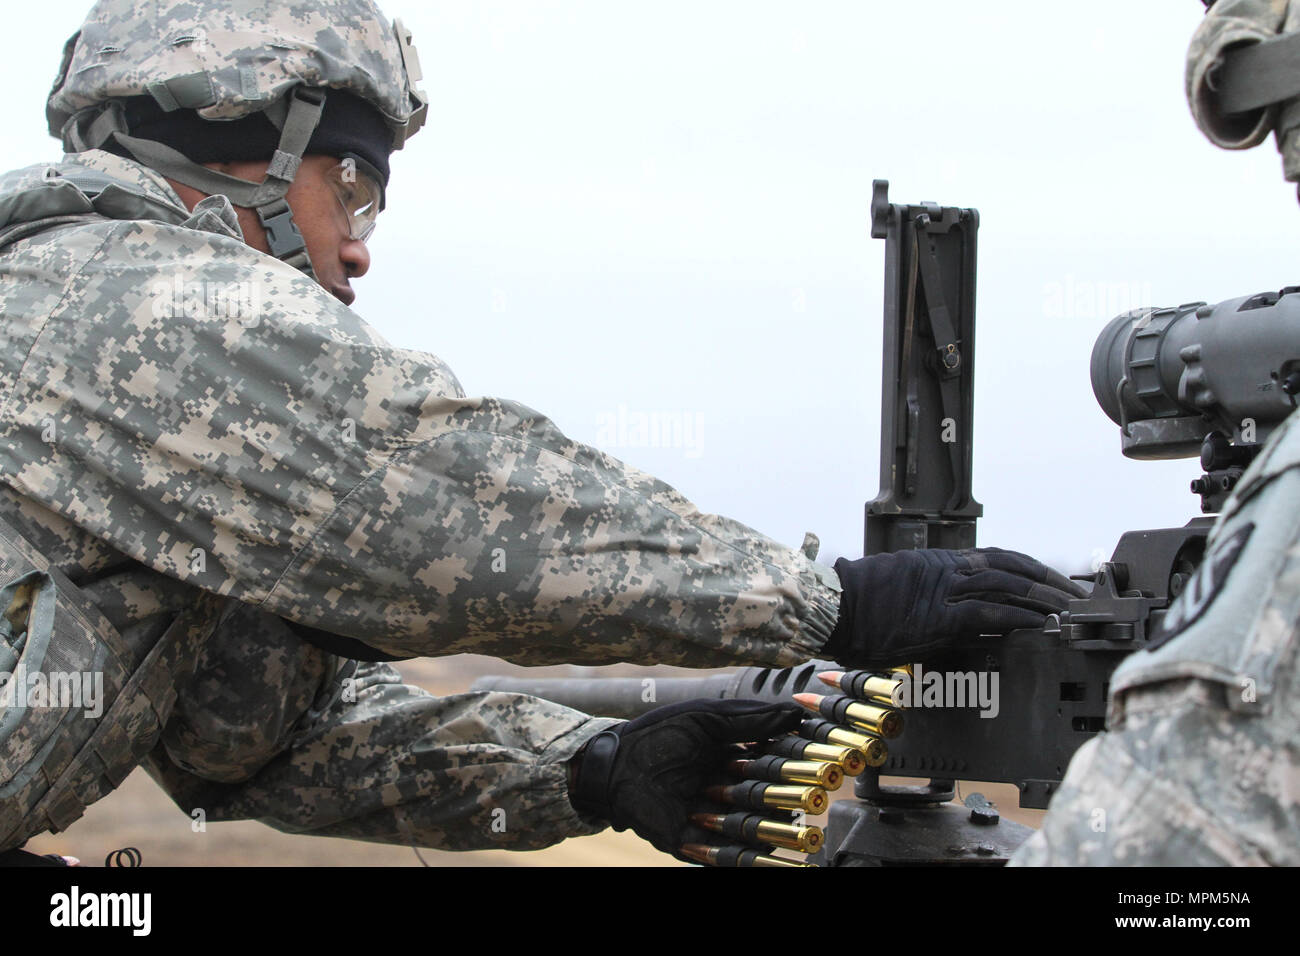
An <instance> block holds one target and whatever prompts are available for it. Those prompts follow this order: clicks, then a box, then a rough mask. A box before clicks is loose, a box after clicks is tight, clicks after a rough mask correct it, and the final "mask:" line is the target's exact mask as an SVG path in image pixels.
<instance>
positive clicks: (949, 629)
mask: <svg viewBox="0 0 1300 956" xmlns="http://www.w3.org/2000/svg"><path fill="white" fill-rule="evenodd" d="M835 571H836V573H837V574H838V575H839V578H840V584H841V585H842V586H843V588H844V591H843V593H842V594H841V595H840V616H839V621H838V622H837V624H836V626H835V630H834V631H833V632H832V633H831V636H830V639H829V640H828V641H827V642H826V646H825V648H823V652H822V653H823V655H824V656H826V657H829V658H832V659H833V660H835V661H837V662H839V663H840V664H843V665H844V666H846V667H850V668H857V667H881V666H889V665H892V664H904V663H910V662H912V661H915V660H918V659H921V658H922V656H923V655H924V654H925V653H926V652H929V651H934V650H938V649H940V648H943V647H948V646H950V645H952V644H956V643H958V642H960V641H961V640H962V639H964V638H973V637H978V636H979V635H981V634H1005V633H1006V632H1007V631H1014V630H1016V629H1017V628H1022V627H1041V626H1042V625H1043V622H1044V621H1045V619H1046V616H1047V615H1048V614H1052V613H1055V612H1058V611H1064V610H1065V609H1066V608H1067V607H1068V606H1069V602H1070V600H1071V599H1072V598H1080V597H1086V596H1087V594H1088V591H1087V589H1086V588H1084V587H1083V586H1082V585H1081V584H1079V583H1078V582H1077V581H1071V580H1070V579H1069V578H1067V577H1065V576H1064V575H1063V574H1061V573H1060V572H1058V571H1054V570H1053V569H1051V568H1049V567H1047V565H1045V564H1042V563H1040V562H1038V561H1035V560H1034V559H1033V558H1031V557H1029V555H1027V554H1020V553H1019V552H1017V551H1004V550H1003V549H1001V548H974V549H971V550H967V551H944V550H938V549H926V550H922V551H897V552H893V553H890V554H873V555H869V556H868V557H865V558H859V559H858V560H856V561H850V560H848V559H847V558H840V559H839V560H838V561H836V562H835Z"/></svg>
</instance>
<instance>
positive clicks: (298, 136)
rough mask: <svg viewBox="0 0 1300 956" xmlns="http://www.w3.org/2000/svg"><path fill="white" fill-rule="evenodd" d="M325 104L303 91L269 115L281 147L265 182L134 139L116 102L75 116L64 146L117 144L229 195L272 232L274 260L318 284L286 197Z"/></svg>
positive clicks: (154, 165) (156, 166) (180, 178)
mask: <svg viewBox="0 0 1300 956" xmlns="http://www.w3.org/2000/svg"><path fill="white" fill-rule="evenodd" d="M324 105H325V91H324V90H322V89H317V88H313V87H306V86H298V87H294V90H293V92H292V93H291V94H290V95H289V97H288V105H287V109H283V110H276V109H272V110H268V111H267V113H266V115H267V118H268V119H270V120H271V122H272V123H274V124H275V125H276V126H278V127H279V128H280V142H279V145H278V146H277V148H276V150H275V154H274V155H273V156H272V157H271V162H270V163H269V164H268V165H267V167H266V177H265V178H264V179H263V180H262V181H261V182H260V183H255V182H252V181H250V180H247V179H239V178H238V177H235V176H229V175H227V174H226V173H222V172H218V171H217V170H215V169H208V168H207V167H206V166H200V165H199V164H198V163H196V162H194V161H192V160H190V159H189V158H188V157H186V156H185V155H184V154H183V153H181V152H179V151H177V150H175V149H172V148H171V147H170V146H165V145H163V144H162V143H158V142H155V141H154V140H150V139H139V138H137V137H135V136H131V135H129V134H128V133H127V127H126V120H125V117H124V116H123V113H122V105H121V104H120V103H115V102H110V103H108V104H107V105H106V106H105V107H103V108H101V109H99V110H98V111H97V112H94V111H91V110H83V111H82V112H80V113H77V114H75V115H74V116H72V117H71V118H70V119H69V120H68V122H67V123H66V124H65V125H64V127H63V145H64V149H66V150H68V151H69V152H81V151H83V150H86V149H98V148H99V147H100V146H102V145H103V144H104V143H107V142H109V141H110V140H112V141H114V142H116V143H118V144H119V145H121V146H122V147H123V148H124V149H126V151H127V152H129V153H130V154H131V155H132V156H134V157H135V158H136V160H137V161H139V162H140V163H142V164H143V165H145V166H148V167H149V168H150V169H153V170H156V171H158V172H160V173H162V174H163V175H164V176H167V177H168V178H170V179H174V180H176V181H177V182H178V183H184V184H185V185H186V186H190V187H192V188H194V189H197V190H199V191H200V192H204V193H207V194H208V195H210V196H215V195H225V196H227V197H229V199H230V201H231V203H233V204H234V205H236V206H246V207H248V208H250V209H252V210H253V211H254V212H256V213H257V219H258V221H259V222H260V223H261V224H262V227H263V228H264V229H265V230H266V241H267V245H268V246H269V247H270V250H271V255H273V256H274V257H275V258H277V259H279V260H280V261H281V262H286V263H288V264H289V265H291V266H293V267H294V268H295V269H299V270H301V271H302V272H304V273H306V274H307V275H308V276H309V277H310V278H312V279H313V280H314V279H315V278H316V273H315V271H314V270H313V269H312V265H311V258H310V257H309V256H308V255H307V243H306V241H304V239H303V237H302V232H301V231H300V230H299V229H298V226H297V224H296V223H295V222H294V221H293V210H291V209H290V208H289V202H288V200H287V199H285V193H287V192H288V191H289V186H290V184H291V183H292V182H293V177H294V176H295V175H297V173H298V167H299V166H300V165H301V164H302V154H303V150H305V149H306V148H307V142H308V141H309V140H310V139H311V135H312V133H313V132H315V130H316V126H317V124H318V123H319V122H320V114H321V109H322V107H323V106H324Z"/></svg>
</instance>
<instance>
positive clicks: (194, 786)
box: [146, 605, 615, 850]
mask: <svg viewBox="0 0 1300 956" xmlns="http://www.w3.org/2000/svg"><path fill="white" fill-rule="evenodd" d="M221 630H222V634H221V635H220V636H221V637H222V638H223V639H220V640H214V641H212V642H210V644H209V646H208V649H207V651H206V652H205V655H204V658H203V660H202V661H201V662H200V664H199V669H198V673H197V675H196V677H195V679H194V681H193V682H192V683H191V684H190V685H189V686H188V687H187V688H186V690H185V691H184V692H183V693H182V695H181V696H180V698H179V699H178V701H177V704H176V709H175V711H174V713H173V716H172V719H171V721H170V722H169V723H168V725H167V728H166V731H165V733H164V737H163V742H162V743H161V744H160V745H159V746H158V747H157V748H156V749H155V750H154V751H153V752H152V753H151V754H150V756H149V758H148V760H147V762H146V767H147V769H148V770H149V772H150V774H151V775H152V776H153V777H154V779H155V780H157V781H158V783H159V784H160V785H161V786H162V787H163V788H164V789H165V790H167V791H168V793H170V794H171V796H172V798H173V799H174V800H175V801H176V803H177V805H178V806H180V807H181V808H182V809H183V810H185V811H186V812H187V813H191V814H192V812H193V811H194V810H196V809H200V810H202V811H203V814H204V816H205V818H206V819H207V820H209V821H218V820H238V819H257V820H260V821H261V822H263V823H266V824H268V825H270V826H272V827H275V828H276V829H279V830H284V831H287V832H291V833H308V832H309V833H313V834H320V835H325V836H337V837H351V838H355V839H362V840H373V841H378V842H384V843H403V844H414V845H419V846H427V847H437V848H441V849H450V850H469V849H491V848H499V849H514V850H526V849H537V848H540V847H544V846H548V845H550V844H552V843H556V842H558V841H559V840H562V839H564V838H565V837H569V836H579V835H584V834H588V833H595V832H597V831H598V830H600V829H602V827H601V826H593V825H592V824H591V823H590V822H587V821H584V820H583V819H581V818H580V817H579V816H578V815H577V813H576V812H575V811H574V810H573V808H572V807H571V806H570V804H569V799H568V784H567V778H566V764H565V762H566V761H567V760H568V758H569V757H571V756H572V755H573V754H574V753H575V752H576V751H577V749H578V748H579V747H581V745H582V744H583V743H584V742H586V740H587V739H589V738H590V737H591V736H593V735H595V734H596V733H598V732H599V731H600V730H601V729H603V728H604V727H606V726H608V725H610V724H612V723H615V721H611V720H607V719H603V718H592V717H588V716H587V715H586V714H581V713H578V712H577V711H573V710H569V709H568V708H565V707H560V706H557V705H555V704H551V703H548V702H545V701H541V700H538V699H536V698H533V697H524V696H520V695H515V694H500V693H476V694H457V695H454V696H451V697H434V696H432V695H430V694H427V693H425V692H424V691H423V690H420V689H419V688H417V687H412V686H410V685H406V684H403V683H402V679H401V677H400V676H399V675H398V674H397V672H396V671H395V670H393V668H391V667H389V666H388V665H386V664H379V663H360V664H359V663H357V662H355V661H344V660H341V659H340V658H337V657H335V656H334V655H331V654H327V653H325V652H324V651H321V650H319V649H317V648H315V647H313V646H311V645H308V644H305V643H303V642H302V641H301V640H299V639H298V638H297V637H296V636H295V635H294V634H293V633H292V632H291V631H290V630H289V629H288V628H287V627H285V625H284V624H283V622H282V621H280V619H278V618H276V617H274V616H273V615H268V614H266V613H264V612H260V611H258V610H257V609H255V608H253V607H250V606H248V605H233V606H232V608H231V611H230V613H229V614H228V616H227V618H226V620H225V621H223V625H222V629H221Z"/></svg>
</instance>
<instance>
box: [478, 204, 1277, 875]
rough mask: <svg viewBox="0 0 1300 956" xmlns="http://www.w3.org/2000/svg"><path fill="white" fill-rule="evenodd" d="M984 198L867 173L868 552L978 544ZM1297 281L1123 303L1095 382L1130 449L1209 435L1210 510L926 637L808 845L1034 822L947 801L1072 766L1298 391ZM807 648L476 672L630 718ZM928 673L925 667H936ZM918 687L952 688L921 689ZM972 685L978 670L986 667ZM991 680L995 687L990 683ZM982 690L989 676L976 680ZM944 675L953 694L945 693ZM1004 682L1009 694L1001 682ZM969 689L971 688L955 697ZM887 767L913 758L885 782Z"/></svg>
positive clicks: (849, 855) (793, 683) (946, 844)
mask: <svg viewBox="0 0 1300 956" xmlns="http://www.w3.org/2000/svg"><path fill="white" fill-rule="evenodd" d="M978 229H979V214H978V213H977V212H976V210H974V209H963V208H958V207H954V206H938V205H935V204H933V203H921V204H917V205H900V204H894V203H890V202H889V200H888V183H887V182H885V181H882V180H877V181H876V182H875V184H874V189H873V196H872V203H871V234H872V236H873V237H874V238H883V239H884V240H885V294H884V298H885V315H884V374H883V382H882V384H883V396H882V403H881V428H880V482H881V491H880V493H879V494H878V495H877V496H876V497H875V498H874V499H873V500H872V501H870V502H868V503H867V505H866V531H865V541H864V553H865V554H877V553H882V552H893V551H900V550H904V549H908V548H970V547H974V546H975V522H976V520H977V519H978V518H979V517H980V516H981V514H982V513H983V507H982V506H981V505H980V504H979V503H978V502H976V501H975V499H974V498H973V497H972V494H971V461H972V456H971V450H972V441H971V439H972V426H973V419H974V416H973V398H974V371H975V263H976V240H977V233H978ZM1298 293H1300V287H1288V288H1285V289H1282V290H1280V291H1278V292H1265V293H1261V294H1258V295H1252V296H1245V297H1242V298H1238V299H1232V300H1229V301H1226V302H1221V303H1219V304H1218V305H1207V304H1205V303H1203V302H1195V303H1190V304H1187V305H1182V306H1179V307H1178V308H1173V309H1140V310H1136V311H1133V312H1128V313H1125V314H1123V315H1120V316H1117V317H1116V318H1115V319H1113V320H1112V321H1111V322H1109V323H1108V324H1107V325H1106V327H1105V329H1103V331H1102V332H1101V335H1100V336H1099V337H1098V339H1097V342H1096V344H1095V346H1094V348H1093V353H1092V367H1091V377H1092V387H1093V392H1094V394H1095V395H1096V398H1097V401H1098V402H1099V403H1100V405H1101V407H1102V409H1103V410H1104V411H1105V412H1106V414H1107V415H1108V416H1109V417H1110V418H1111V419H1112V420H1113V421H1114V422H1115V423H1116V424H1118V425H1119V426H1120V433H1121V447H1122V451H1123V453H1124V455H1126V456H1128V457H1130V458H1138V459H1160V458H1180V457H1194V456H1197V455H1199V456H1200V459H1201V465H1202V467H1203V468H1204V470H1205V474H1204V475H1202V476H1201V477H1200V478H1199V479H1197V480H1196V481H1194V482H1192V489H1191V490H1192V492H1193V493H1195V494H1197V495H1199V496H1200V503H1201V511H1202V512H1203V513H1204V514H1203V515H1202V516H1198V517H1194V518H1192V519H1191V520H1190V521H1188V523H1187V524H1186V525H1185V526H1184V527H1181V528H1160V529H1155V530H1147V531H1130V532H1127V533H1125V534H1124V535H1123V536H1122V537H1121V538H1120V540H1119V543H1118V544H1117V545H1116V547H1115V551H1114V553H1113V555H1112V556H1111V558H1110V560H1109V561H1105V562H1103V563H1101V564H1100V565H1099V566H1098V567H1096V569H1095V571H1094V572H1093V573H1092V574H1091V575H1088V576H1087V577H1088V578H1089V579H1090V580H1091V582H1092V591H1091V594H1090V595H1089V596H1088V597H1085V598H1080V599H1076V600H1073V601H1071V602H1070V606H1069V609H1068V610H1067V611H1065V612H1063V613H1061V614H1053V615H1050V616H1049V617H1048V618H1047V621H1046V623H1045V625H1044V626H1043V627H1042V628H1041V629H1032V630H1031V629H1024V630H1018V631H1013V632H1011V633H1010V634H1007V635H1004V636H1001V637H993V636H990V637H985V638H981V639H979V640H974V641H970V642H967V643H965V644H963V645H962V646H960V647H953V648H951V649H948V650H945V651H943V652H942V653H936V654H934V655H933V656H932V657H930V658H928V659H927V660H926V661H925V662H924V670H925V671H926V672H928V673H927V674H926V676H924V677H923V676H922V674H920V673H914V674H913V675H912V678H913V679H912V681H911V684H912V686H913V687H914V688H916V690H917V693H916V694H915V695H914V696H915V697H916V698H917V699H916V700H913V701H912V702H911V703H912V706H911V708H910V709H907V710H906V711H904V717H905V721H906V724H905V730H904V732H903V733H902V734H901V735H900V736H898V737H897V738H896V739H892V740H889V741H888V757H887V758H886V759H885V761H884V763H883V764H882V765H880V766H878V767H869V768H868V769H867V770H866V771H865V772H863V773H862V774H861V775H860V776H858V777H857V778H856V780H855V784H854V795H855V799H843V800H838V801H835V802H834V803H833V804H832V805H831V809H830V816H829V819H828V823H827V827H826V834H825V837H826V839H825V844H824V845H823V847H822V849H821V851H820V852H819V853H818V854H817V855H816V857H814V858H813V859H814V861H815V862H820V863H822V864H823V865H830V866H837V865H838V866H845V865H848V866H862V865H888V864H918V863H921V864H975V865H980V864H983V865H988V864H1000V863H1004V862H1005V861H1006V860H1007V859H1008V858H1009V857H1010V856H1011V854H1012V853H1014V851H1015V849H1016V848H1017V847H1018V846H1019V845H1020V843H1021V842H1023V841H1024V840H1025V839H1026V838H1027V837H1028V836H1029V834H1030V832H1031V831H1030V830H1029V828H1027V827H1024V826H1022V825H1020V824H1017V823H1013V822H1011V821H1008V820H1002V819H1000V817H999V814H998V813H997V811H996V809H995V808H994V807H993V806H992V805H991V804H989V803H988V802H987V801H986V800H984V799H983V798H982V797H981V796H980V795H979V794H972V795H971V796H970V797H968V798H967V800H966V802H965V806H961V805H957V804H955V803H952V802H951V801H952V799H953V797H954V793H955V781H957V780H977V781H991V782H1002V783H1011V784H1015V786H1016V787H1017V788H1019V792H1020V805H1021V806H1022V807H1030V808H1045V807H1046V806H1047V804H1048V801H1049V800H1050V799H1051V797H1052V794H1053V793H1054V791H1055V790H1056V788H1057V787H1058V786H1059V784H1060V781H1061V779H1062V777H1063V776H1064V774H1065V769H1066V766H1067V765H1068V764H1069V762H1070V758H1071V756H1072V755H1073V754H1074V752H1075V750H1077V749H1078V748H1079V747H1080V746H1081V745H1082V744H1083V743H1084V742H1085V741H1087V740H1088V739H1089V738H1091V737H1092V736H1094V735H1095V734H1097V733H1098V732H1100V731H1101V730H1102V729H1104V726H1105V714H1106V703H1107V698H1108V694H1109V681H1110V676H1111V674H1112V673H1113V671H1114V670H1115V668H1116V666H1117V665H1118V664H1119V662H1120V660H1121V659H1122V658H1123V657H1124V656H1125V655H1126V654H1130V653H1132V652H1134V651H1137V650H1141V649H1142V648H1143V647H1144V646H1145V645H1146V644H1147V643H1148V642H1149V641H1150V640H1151V639H1152V636H1153V635H1154V634H1155V632H1156V631H1157V629H1158V628H1159V626H1160V622H1161V620H1162V618H1163V617H1164V614H1165V611H1166V609H1167V608H1168V607H1169V604H1170V602H1171V601H1172V600H1173V599H1174V598H1176V597H1177V596H1178V594H1179V593H1180V592H1181V591H1182V589H1183V587H1184V586H1185V585H1188V584H1189V582H1191V580H1192V576H1193V574H1194V573H1195V571H1196V569H1197V567H1198V565H1199V564H1200V562H1201V558H1202V556H1203V554H1204V552H1205V542H1206V536H1207V535H1208V533H1209V530H1210V527H1211V525H1212V523H1213V519H1212V518H1211V517H1207V516H1205V515H1208V514H1212V513H1213V512H1216V511H1218V510H1219V509H1220V508H1221V507H1222V505H1223V503H1224V501H1225V500H1226V499H1227V497H1228V495H1229V493H1230V492H1231V490H1232V488H1233V486H1234V484H1235V483H1236V481H1237V480H1238V479H1239V478H1240V477H1241V474H1242V472H1243V471H1244V470H1245V468H1246V467H1247V466H1248V465H1249V463H1250V461H1251V460H1252V459H1253V458H1254V456H1255V455H1256V454H1257V453H1258V451H1259V449H1260V447H1261V445H1262V443H1263V442H1264V441H1265V439H1266V438H1267V437H1268V435H1269V433H1270V432H1271V431H1272V430H1273V428H1275V427H1276V426H1277V425H1278V424H1280V423H1281V422H1282V420H1283V419H1285V418H1286V417H1287V416H1288V415H1290V414H1291V412H1292V411H1293V410H1294V409H1295V399H1294V397H1293V396H1294V395H1295V394H1296V393H1297V392H1300V294H1298ZM833 669H839V668H838V665H835V664H832V663H830V662H827V661H810V662H807V663H805V664H802V665H799V666H798V667H793V668H785V669H781V670H775V669H764V668H757V667H751V668H745V669H743V670H741V671H739V672H737V673H734V674H724V675H719V676H713V677H701V678H680V679H657V680H656V681H655V684H654V689H655V693H654V695H653V700H649V701H647V700H644V699H643V693H642V692H643V681H642V680H641V679H638V678H628V679H595V680H533V681H527V680H513V679H506V678H497V677H490V678H484V679H482V680H480V681H478V682H477V683H476V684H475V689H476V690H489V689H490V690H506V691H514V692H519V693H527V694H532V695H535V696H538V697H543V698H546V699H548V700H553V701H556V702H558V703H561V704H565V705H568V706H571V707H574V708H576V709H578V710H582V711H585V712H588V713H592V714H602V715H608V716H614V717H624V718H631V717H634V716H637V715H638V714H640V713H644V712H645V711H648V710H651V709H653V708H654V707H658V706H662V705H664V704H669V703H674V702H676V701H680V700H689V699H693V698H699V697H719V698H728V697H732V698H756V699H762V700H773V701H776V700H782V701H784V700H789V699H790V696H791V695H792V694H795V693H799V692H803V691H807V690H815V689H817V688H818V687H819V685H820V682H819V681H815V680H814V675H815V674H816V673H817V672H819V671H826V670H833ZM936 675H937V677H936ZM923 687H928V688H934V689H936V690H937V691H943V692H946V697H945V696H944V694H943V693H936V696H937V697H939V699H940V700H941V701H942V703H941V704H940V705H939V706H927V702H926V700H925V697H924V694H922V693H921V690H922V688H923ZM977 688H978V689H977ZM1000 688H1005V689H1007V691H1008V692H1007V693H1005V694H1003V695H999V694H998V693H997V692H998V690H999V689H1000ZM988 690H991V691H992V693H991V695H990V694H986V693H985V691H988ZM954 693H955V697H956V699H954ZM999 697H1000V699H999ZM963 698H964V699H963ZM882 776H891V777H905V778H907V777H911V778H919V779H920V781H924V782H919V781H918V783H916V784H915V785H898V784H896V783H895V784H887V783H883V782H882V781H881V777H882Z"/></svg>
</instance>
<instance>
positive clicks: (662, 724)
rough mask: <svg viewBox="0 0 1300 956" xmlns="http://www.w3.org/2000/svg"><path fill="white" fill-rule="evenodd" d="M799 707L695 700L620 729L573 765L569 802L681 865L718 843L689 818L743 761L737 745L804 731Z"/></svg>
mask: <svg viewBox="0 0 1300 956" xmlns="http://www.w3.org/2000/svg"><path fill="white" fill-rule="evenodd" d="M800 718H801V711H800V708H799V707H798V706H797V705H795V704H793V703H789V704H769V703H763V702H761V701H755V700H708V699H703V700H690V701H683V702H682V703H680V704H672V705H669V706H667V707H660V708H658V709H656V710H652V711H651V712H650V713H648V714H643V715H641V716H640V717H638V718H636V719H635V720H632V721H628V722H627V723H623V724H617V725H615V726H614V727H611V728H609V729H608V730H605V731H603V732H601V733H599V734H597V735H596V736H595V737H593V738H592V739H591V740H589V741H588V742H587V744H586V745H585V746H584V747H583V749H582V750H580V751H579V752H578V754H577V755H576V756H575V757H574V759H573V764H572V768H573V772H572V775H571V777H570V780H571V785H570V790H569V793H570V796H569V799H570V801H571V802H572V803H573V806H574V807H575V808H576V809H577V810H578V811H579V812H580V813H583V814H586V815H588V816H593V817H597V818H599V819H602V820H608V821H609V822H610V824H611V825H612V826H613V827H614V829H615V830H626V829H629V828H630V829H632V830H633V831H634V832H635V833H636V834H637V835H638V836H640V837H642V838H643V839H645V840H647V841H649V842H650V843H651V844H652V845H653V846H654V847H655V848H656V849H659V850H662V851H663V852H664V853H669V854H671V855H673V856H675V857H677V859H679V860H688V859H690V858H689V857H687V856H684V855H683V854H682V852H681V848H682V847H683V846H686V845H689V844H709V843H716V842H718V841H717V840H715V839H711V836H712V835H711V834H710V833H708V832H706V831H705V830H703V829H701V828H699V827H697V826H695V825H694V824H693V823H692V822H691V820H690V816H691V814H692V813H698V812H699V811H700V810H701V809H711V808H709V807H708V806H707V800H706V798H705V796H704V791H705V788H706V787H708V786H710V785H712V784H716V783H717V782H718V781H720V780H722V779H723V778H724V773H725V769H726V765H727V764H728V762H729V761H732V760H735V759H736V758H737V757H738V756H740V755H741V753H740V751H738V749H737V747H736V746H735V745H736V744H744V743H766V742H767V741H768V740H770V739H771V738H773V737H777V736H780V735H783V734H786V733H788V732H790V731H792V730H794V729H795V728H796V727H798V726H799V723H800Z"/></svg>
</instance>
